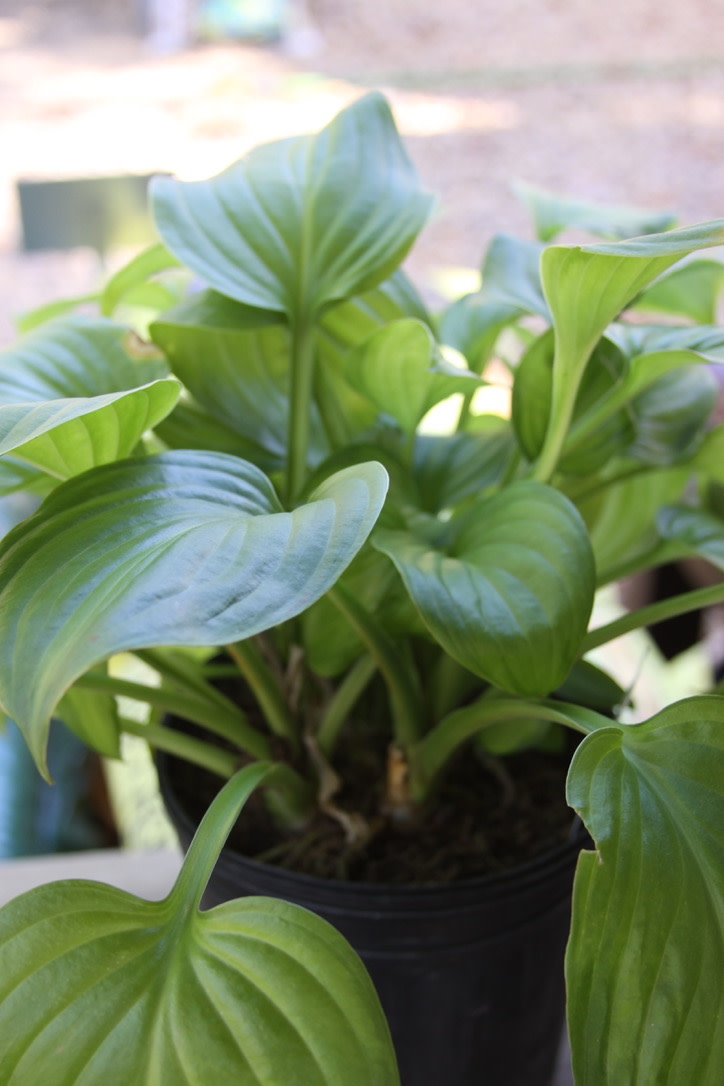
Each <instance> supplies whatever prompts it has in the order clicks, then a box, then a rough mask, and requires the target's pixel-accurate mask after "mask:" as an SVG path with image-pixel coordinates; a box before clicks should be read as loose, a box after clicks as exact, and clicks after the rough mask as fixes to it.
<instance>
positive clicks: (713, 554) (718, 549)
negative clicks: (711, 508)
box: [656, 505, 724, 570]
mask: <svg viewBox="0 0 724 1086" xmlns="http://www.w3.org/2000/svg"><path fill="white" fill-rule="evenodd" d="M656 527H657V528H658V531H659V534H660V536H661V538H662V539H664V540H666V542H667V543H675V544H678V545H679V546H680V547H681V548H682V551H683V552H684V553H686V554H696V555H699V557H700V558H706V559H707V561H709V562H711V563H712V564H713V565H715V566H717V567H718V568H719V569H720V570H724V521H722V520H721V519H720V518H719V517H716V516H714V514H713V513H707V512H704V511H703V510H701V509H695V508H692V507H691V506H687V505H667V506H664V507H663V508H662V509H660V510H659V513H658V516H657V518H656Z"/></svg>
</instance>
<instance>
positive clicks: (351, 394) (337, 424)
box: [314, 269, 430, 450]
mask: <svg viewBox="0 0 724 1086" xmlns="http://www.w3.org/2000/svg"><path fill="white" fill-rule="evenodd" d="M406 317H409V318H413V319H416V320H419V321H422V322H423V323H425V324H428V325H429V324H430V317H429V316H428V314H427V312H426V310H425V306H424V304H423V303H422V301H421V299H420V298H419V297H418V295H417V293H416V291H415V289H414V287H413V286H412V284H411V283H410V281H409V279H408V278H407V276H406V275H405V274H404V273H403V272H402V271H401V270H400V269H398V270H397V271H396V272H395V273H394V274H393V275H392V276H390V278H389V279H386V280H385V281H384V283H381V284H380V285H379V286H378V287H375V288H374V289H373V290H370V291H367V292H365V293H364V294H360V295H357V296H356V297H354V298H350V299H349V300H348V301H346V302H342V303H340V304H339V305H335V306H333V307H332V308H331V309H329V310H327V312H326V313H325V314H324V317H323V318H322V321H321V323H320V325H319V328H318V332H317V369H316V376H315V384H314V396H315V400H316V403H317V404H318V406H319V410H320V412H321V414H322V416H323V418H324V425H325V430H326V433H327V435H328V437H329V438H330V440H331V441H332V443H333V446H334V448H335V449H340V450H342V449H344V448H345V447H347V446H348V445H349V444H350V442H353V441H357V440H359V438H360V436H361V435H363V434H367V433H368V432H369V431H370V429H371V428H372V427H374V426H375V425H376V424H377V423H378V421H379V417H378V413H377V411H376V409H375V407H374V405H373V404H372V403H370V401H369V400H368V399H366V397H364V396H362V395H361V394H360V393H359V392H357V391H356V390H355V389H354V388H353V387H352V385H351V384H350V382H349V380H348V378H347V376H346V359H347V355H348V353H349V351H350V350H351V349H352V348H354V347H355V346H356V345H357V344H358V343H361V342H362V341H363V340H365V339H367V337H368V336H370V335H372V333H373V332H375V331H377V329H379V328H381V327H384V326H386V325H387V324H389V323H390V322H391V321H396V320H402V319H404V318H406Z"/></svg>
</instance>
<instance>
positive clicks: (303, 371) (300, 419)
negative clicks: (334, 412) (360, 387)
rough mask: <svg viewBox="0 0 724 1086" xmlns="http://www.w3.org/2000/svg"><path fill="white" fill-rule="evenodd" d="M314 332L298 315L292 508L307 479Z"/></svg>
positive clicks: (291, 410) (294, 342)
mask: <svg viewBox="0 0 724 1086" xmlns="http://www.w3.org/2000/svg"><path fill="white" fill-rule="evenodd" d="M315 339H316V337H315V329H314V325H313V323H312V321H311V320H310V319H309V318H308V317H306V316H305V315H303V314H301V313H300V314H298V315H297V316H296V317H295V319H294V320H293V321H292V325H291V388H290V402H289V443H288V454H287V455H288V460H287V479H286V501H287V506H288V507H289V508H291V506H292V505H293V503H294V501H295V500H296V499H297V498H298V496H299V494H300V492H301V490H302V488H303V486H304V483H305V480H306V475H307V455H308V449H309V419H310V414H311V412H310V407H311V403H312V395H313V389H314V368H315V366H314V363H315V347H316V342H315Z"/></svg>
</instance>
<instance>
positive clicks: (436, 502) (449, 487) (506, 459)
mask: <svg viewBox="0 0 724 1086" xmlns="http://www.w3.org/2000/svg"><path fill="white" fill-rule="evenodd" d="M489 422H490V426H489V428H488V429H487V430H486V431H485V432H482V431H481V432H479V433H478V432H476V433H468V432H464V433H458V434H449V435H443V436H439V435H436V434H418V436H417V438H416V440H415V453H414V460H413V465H412V474H413V478H414V480H415V482H416V484H417V490H418V494H419V499H418V500H419V504H420V508H421V509H423V510H425V511H426V512H428V513H439V512H441V511H443V510H445V509H450V508H453V507H455V506H456V505H459V504H460V503H461V502H463V501H465V500H466V499H467V498H472V497H475V496H476V495H479V494H481V493H482V492H483V491H485V490H487V489H489V488H490V487H493V486H496V485H498V484H499V483H501V482H502V480H503V478H504V477H505V474H506V472H507V471H508V470H509V468H510V465H511V463H512V461H513V457H514V456H515V451H516V444H515V439H514V437H513V435H512V433H511V429H510V425H509V424H508V422H507V421H506V420H505V419H501V418H499V417H498V416H490V417H489Z"/></svg>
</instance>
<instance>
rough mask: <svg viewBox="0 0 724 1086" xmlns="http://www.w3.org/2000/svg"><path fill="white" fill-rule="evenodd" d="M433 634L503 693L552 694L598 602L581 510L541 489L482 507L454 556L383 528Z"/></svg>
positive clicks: (508, 494) (383, 546)
mask: <svg viewBox="0 0 724 1086" xmlns="http://www.w3.org/2000/svg"><path fill="white" fill-rule="evenodd" d="M373 541H374V544H375V545H376V546H377V547H378V548H379V549H380V550H382V551H383V552H384V553H385V554H387V555H389V557H390V558H391V559H392V561H393V562H394V563H395V565H396V566H397V569H398V570H399V572H400V574H401V576H402V578H403V580H404V582H405V585H406V587H407V590H408V592H409V593H410V596H411V597H412V599H413V602H414V603H415V605H416V606H417V608H418V609H419V611H420V613H421V615H422V617H423V619H424V621H425V623H426V625H427V626H428V627H429V628H430V631H431V632H432V634H433V636H434V637H435V638H436V639H437V640H438V641H439V642H440V644H441V645H442V646H443V647H444V648H445V650H446V651H447V652H449V653H450V655H451V656H453V657H455V658H456V659H457V660H459V661H460V663H462V664H463V665H464V666H465V667H467V668H468V669H469V670H471V671H473V672H475V673H476V674H478V675H480V676H482V677H483V678H484V679H486V680H487V681H489V682H491V683H493V684H495V685H496V686H500V687H502V688H503V689H505V690H510V691H513V692H514V693H521V694H531V695H538V694H547V693H549V692H550V691H551V690H553V689H555V688H556V687H557V686H559V685H560V684H561V683H562V682H563V680H564V679H565V677H566V675H567V674H568V671H569V670H570V668H571V666H572V664H573V662H574V660H575V658H576V655H577V653H578V651H579V648H580V641H581V638H582V637H583V635H584V633H585V631H586V626H587V623H588V618H589V615H590V611H591V606H592V602H593V590H594V571H593V558H592V555H591V550H590V545H589V543H588V537H587V535H586V531H585V528H584V526H583V523H582V521H581V520H580V517H579V516H578V514H577V512H576V510H575V509H574V507H573V506H572V505H571V504H570V503H569V502H568V501H567V500H566V499H565V498H564V497H563V496H562V495H561V494H559V493H557V492H556V491H554V490H552V489H550V488H549V487H546V486H541V485H538V484H536V483H517V484H513V485H512V486H510V487H509V488H508V490H507V491H505V492H501V493H500V494H498V495H495V496H494V497H492V498H489V499H487V500H485V501H481V502H479V503H478V504H477V506H476V507H475V509H474V511H473V512H472V513H471V514H470V515H469V519H468V522H467V525H466V528H465V529H464V531H463V532H462V533H461V535H460V536H459V538H458V539H457V541H456V543H455V545H454V547H453V548H452V550H451V551H450V552H448V551H445V550H443V549H436V548H433V547H431V546H430V545H429V544H428V543H425V542H424V541H423V540H421V539H418V538H416V537H415V536H414V535H413V533H411V532H393V531H378V532H377V533H376V534H375V536H374V540H373Z"/></svg>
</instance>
